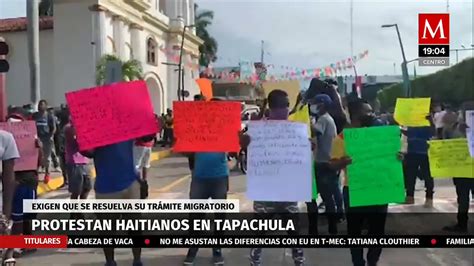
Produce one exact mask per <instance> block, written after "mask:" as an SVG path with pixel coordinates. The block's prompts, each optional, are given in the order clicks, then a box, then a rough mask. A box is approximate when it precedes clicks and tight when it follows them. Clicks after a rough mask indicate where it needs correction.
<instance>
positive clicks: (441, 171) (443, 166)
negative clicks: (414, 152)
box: [428, 139, 474, 178]
mask: <svg viewBox="0 0 474 266" xmlns="http://www.w3.org/2000/svg"><path fill="white" fill-rule="evenodd" d="M429 144H430V148H429V149H428V157H429V161H430V171H431V176H432V177H433V178H447V177H448V178H450V177H471V178H472V177H474V173H473V172H474V158H472V157H471V156H470V155H469V150H468V147H467V140H466V139H446V140H432V141H429Z"/></svg>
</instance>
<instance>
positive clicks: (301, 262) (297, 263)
mask: <svg viewBox="0 0 474 266" xmlns="http://www.w3.org/2000/svg"><path fill="white" fill-rule="evenodd" d="M295 266H304V259H303V260H295Z"/></svg>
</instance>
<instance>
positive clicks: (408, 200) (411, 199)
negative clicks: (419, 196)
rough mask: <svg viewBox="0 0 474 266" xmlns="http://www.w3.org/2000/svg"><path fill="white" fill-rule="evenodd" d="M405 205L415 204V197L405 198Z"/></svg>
mask: <svg viewBox="0 0 474 266" xmlns="http://www.w3.org/2000/svg"><path fill="white" fill-rule="evenodd" d="M405 204H410V205H412V204H415V197H412V196H406V197H405Z"/></svg>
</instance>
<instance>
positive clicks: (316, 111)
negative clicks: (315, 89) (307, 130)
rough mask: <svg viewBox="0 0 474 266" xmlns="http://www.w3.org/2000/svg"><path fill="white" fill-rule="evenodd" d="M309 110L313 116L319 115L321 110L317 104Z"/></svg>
mask: <svg viewBox="0 0 474 266" xmlns="http://www.w3.org/2000/svg"><path fill="white" fill-rule="evenodd" d="M309 110H310V112H311V113H312V114H315V115H317V114H319V108H318V106H317V105H316V104H313V105H310V106H309Z"/></svg>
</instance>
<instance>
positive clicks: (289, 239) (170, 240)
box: [0, 235, 474, 248]
mask: <svg viewBox="0 0 474 266" xmlns="http://www.w3.org/2000/svg"><path fill="white" fill-rule="evenodd" d="M103 247H115V248H124V247H137V248H138V247H141V248H186V247H208V248H209V247H222V248H251V247H267V248H282V247H304V248H354V247H384V248H472V247H474V236H471V237H461V236H384V237H369V236H363V237H351V236H337V237H331V236H318V237H310V236H249V237H236V236H98V235H94V236H65V235H62V236H0V248H103Z"/></svg>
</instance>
